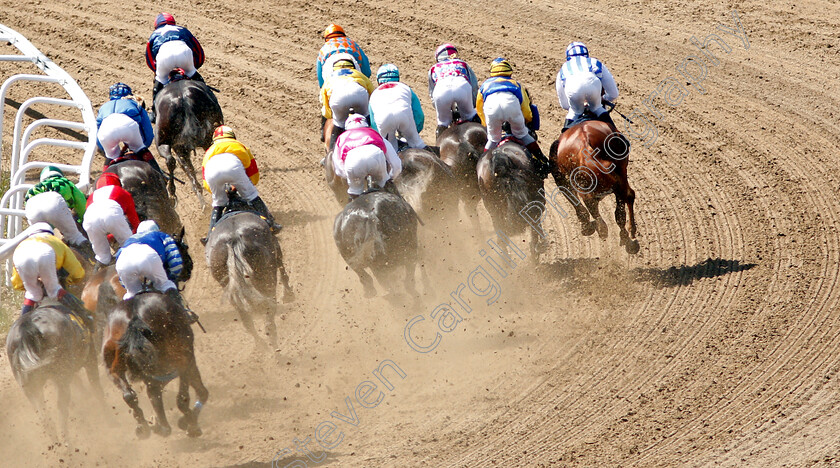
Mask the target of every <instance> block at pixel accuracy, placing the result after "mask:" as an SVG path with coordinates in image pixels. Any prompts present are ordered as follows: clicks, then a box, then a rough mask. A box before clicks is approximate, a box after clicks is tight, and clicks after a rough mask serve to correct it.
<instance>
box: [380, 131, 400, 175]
mask: <svg viewBox="0 0 840 468" xmlns="http://www.w3.org/2000/svg"><path fill="white" fill-rule="evenodd" d="M384 143H385V160H386V161H387V162H388V165H390V166H391V169H390V171H389V172H388V175H390V176H391V178H392V179H394V178H396V177H397V176H398V175H400V172H402V160H401V159H400V157H399V155H397V151H396V150H395V149H394V147H393V146H392V145H391V143H390V142H389V141H388V140H384Z"/></svg>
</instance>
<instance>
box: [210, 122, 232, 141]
mask: <svg viewBox="0 0 840 468" xmlns="http://www.w3.org/2000/svg"><path fill="white" fill-rule="evenodd" d="M222 138H236V135H234V133H233V129H232V128H230V127H228V126H227V125H219V126H218V127H216V130H214V131H213V141H216V140H219V139H222Z"/></svg>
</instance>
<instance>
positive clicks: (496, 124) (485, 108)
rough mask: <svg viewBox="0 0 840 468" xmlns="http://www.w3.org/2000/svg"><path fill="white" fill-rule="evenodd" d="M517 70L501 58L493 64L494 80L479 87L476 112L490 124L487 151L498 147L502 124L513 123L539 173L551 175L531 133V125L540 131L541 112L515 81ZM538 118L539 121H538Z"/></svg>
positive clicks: (512, 125)
mask: <svg viewBox="0 0 840 468" xmlns="http://www.w3.org/2000/svg"><path fill="white" fill-rule="evenodd" d="M512 74H513V67H512V65H511V64H510V62H509V61H508V60H507V59H504V58H497V59H495V60H493V62H492V63H491V64H490V78H488V79H487V80H485V81H484V83H482V84H481V87H479V90H478V96H477V99H476V111H477V112H478V115H479V117H481V123H483V124H485V125H487V145H486V146H485V147H484V150H485V151H489V150H492V149H493V148H495V147H496V146H497V145H498V144H499V142H500V141H501V139H502V125H503V124H504V123H505V122H508V123H509V124H510V130H511V133H512V134H513V136H514V137H516V138H517V139H518V140H520V141H521V142H522V144H523V145H525V147H526V148H528V150H529V151H530V152H531V154H532V155H533V156H534V159H535V160H536V161H537V163H538V164H537V172H538V173H540V174H541V175H543V177H545V176H546V175H548V172H547V167H548V160H547V159H546V157H545V155H543V152H542V150H541V149H540V146H539V144H538V143H537V141H536V140H535V139H534V137H532V136H531V135H530V134H529V133H528V130H529V126H530V127H531V128H532V129H534V126H535V125H534V124H536V127H537V128H538V125H539V113H537V112H536V106H532V105H531V98H530V96H529V95H528V90H526V89H525V88H524V87H523V86H522V85H521V84H520V83H519V82H518V81H516V80H514V79H512V78H511V77H510V76H511V75H512ZM535 117H536V118H535Z"/></svg>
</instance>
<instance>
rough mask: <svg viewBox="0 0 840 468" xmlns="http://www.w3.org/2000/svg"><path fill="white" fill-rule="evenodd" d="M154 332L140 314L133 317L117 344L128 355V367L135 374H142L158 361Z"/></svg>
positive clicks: (121, 351)
mask: <svg viewBox="0 0 840 468" xmlns="http://www.w3.org/2000/svg"><path fill="white" fill-rule="evenodd" d="M153 338H154V332H152V329H151V328H149V325H148V324H147V323H146V322H144V321H143V319H141V318H140V317H139V316H137V315H135V316H134V317H131V320H129V322H128V327H126V329H125V334H123V336H122V338H120V341H119V343H118V344H117V346H118V349H119V353H120V354H123V355H125V356H126V358H127V359H126V362H127V364H128V369H129V370H130V371H131V372H132V373H133V374H135V375H142V374H144V373H145V371H146V370H148V369H151V368H152V366H153V365H154V363H155V362H156V361H157V351H156V350H155V348H154V346H153V345H152V339H153Z"/></svg>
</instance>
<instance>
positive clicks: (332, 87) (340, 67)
mask: <svg viewBox="0 0 840 468" xmlns="http://www.w3.org/2000/svg"><path fill="white" fill-rule="evenodd" d="M373 90H374V86H373V83H372V82H371V81H370V80H369V79H368V77H366V76H365V75H364V74H363V73H362V72H360V71H359V70H357V69H356V66H355V63H354V61H353V60H352V58H351V57H350V56H349V55H347V54H345V56H344V57H342V58H340V59H339V60H337V61H336V62H335V64H334V65H333V71H332V73H331V74H330V76H329V77H328V78H327V81H325V82H324V86H323V87H322V88H321V116H322V117H323V119H324V121H326V119H329V118H332V119H333V132H332V135H330V148H332V147H333V145H334V144H335V139H336V138H337V137H338V135H339V134H341V132H343V131H344V121H345V120H347V116H348V115H349V114H350V110H351V109H353V110H355V111H356V112H358V113H361V114H364V115H365V116H366V115H367V113H368V103H369V99H370V94H371V93H372V92H373ZM325 136H326V135H325Z"/></svg>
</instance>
